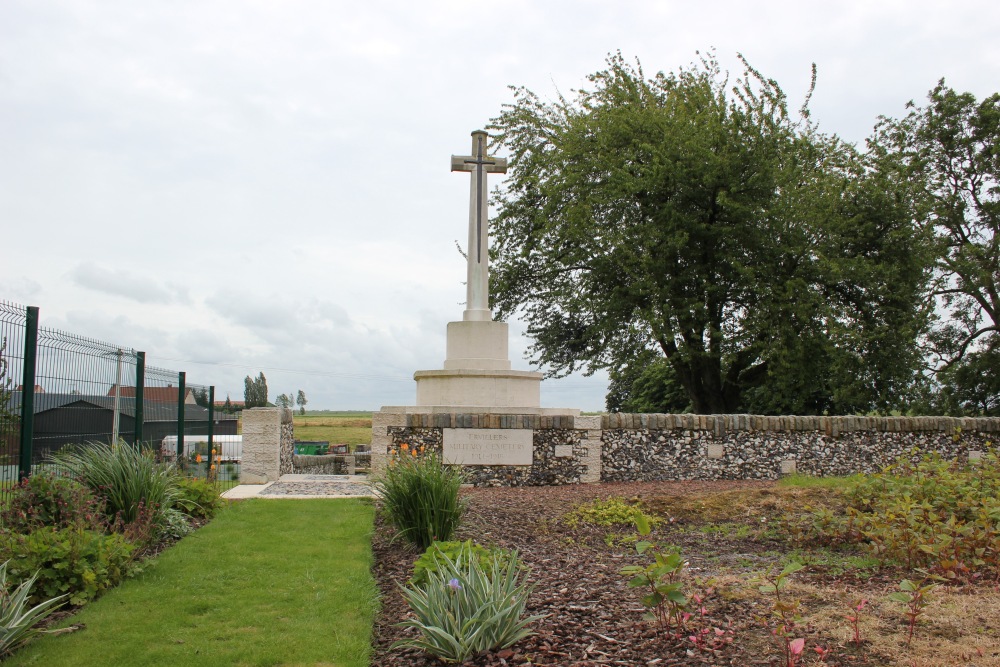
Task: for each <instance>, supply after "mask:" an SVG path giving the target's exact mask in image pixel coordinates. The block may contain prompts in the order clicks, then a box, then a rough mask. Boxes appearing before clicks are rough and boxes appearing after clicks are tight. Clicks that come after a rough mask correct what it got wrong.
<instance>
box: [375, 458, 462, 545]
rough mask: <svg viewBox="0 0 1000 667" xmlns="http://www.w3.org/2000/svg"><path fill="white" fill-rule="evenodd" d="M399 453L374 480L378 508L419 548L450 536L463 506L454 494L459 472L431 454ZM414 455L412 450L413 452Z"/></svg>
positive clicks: (457, 488) (459, 484) (459, 480)
mask: <svg viewBox="0 0 1000 667" xmlns="http://www.w3.org/2000/svg"><path fill="white" fill-rule="evenodd" d="M400 449H401V451H402V454H401V455H400V456H398V457H396V458H395V459H393V460H392V461H391V462H390V464H389V467H388V469H387V470H386V471H385V473H384V474H382V475H381V476H380V477H378V478H377V479H375V481H374V483H373V487H374V489H375V492H376V493H377V494H378V496H379V498H381V500H382V511H383V512H384V513H385V516H386V517H387V518H388V520H389V521H390V522H391V523H392V524H393V525H394V526H395V527H396V529H397V530H398V531H399V533H400V534H401V535H402V536H403V537H405V538H406V539H407V540H409V541H410V542H412V543H413V544H415V545H417V546H418V547H420V548H421V549H426V548H427V547H429V546H430V545H431V543H433V542H434V541H435V540H440V541H442V542H446V541H448V540H450V539H451V536H452V535H453V534H454V532H455V529H456V528H457V527H458V523H459V521H460V520H461V518H462V511H463V510H464V508H465V506H464V503H462V501H461V500H460V499H459V497H458V491H459V488H460V487H461V486H462V473H461V471H460V470H459V469H458V468H454V467H450V466H444V465H442V464H441V460H440V459H439V458H438V457H437V456H435V455H433V454H427V455H422V454H421V455H419V456H418V455H413V454H409V453H407V452H408V449H409V448H407V447H406V446H405V445H403V446H402V447H400ZM414 454H416V452H414Z"/></svg>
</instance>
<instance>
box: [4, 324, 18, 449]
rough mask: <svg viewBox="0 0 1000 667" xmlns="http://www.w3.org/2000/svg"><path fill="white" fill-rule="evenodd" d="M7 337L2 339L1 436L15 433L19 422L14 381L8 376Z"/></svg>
mask: <svg viewBox="0 0 1000 667" xmlns="http://www.w3.org/2000/svg"><path fill="white" fill-rule="evenodd" d="M6 352H7V337H6V336H4V337H3V338H2V339H0V436H5V435H9V434H12V433H14V432H15V431H14V427H15V426H16V424H17V422H18V418H17V408H16V407H15V406H14V405H13V403H12V395H13V391H12V390H11V386H12V381H11V378H10V377H8V376H7V367H8V364H7V356H6Z"/></svg>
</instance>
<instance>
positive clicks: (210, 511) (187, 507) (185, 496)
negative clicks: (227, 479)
mask: <svg viewBox="0 0 1000 667" xmlns="http://www.w3.org/2000/svg"><path fill="white" fill-rule="evenodd" d="M174 505H175V506H176V507H177V509H179V510H180V511H181V512H183V513H184V514H186V515H188V516H190V517H195V518H202V519H208V518H211V517H213V516H215V513H216V512H217V511H219V508H220V507H222V498H221V497H219V490H218V489H217V488H216V487H215V485H214V484H212V483H211V482H208V481H206V480H203V479H192V478H182V479H180V480H178V482H177V498H176V500H175V501H174Z"/></svg>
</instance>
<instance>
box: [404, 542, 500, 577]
mask: <svg viewBox="0 0 1000 667" xmlns="http://www.w3.org/2000/svg"><path fill="white" fill-rule="evenodd" d="M441 556H445V557H447V558H448V560H450V561H452V562H454V563H457V564H458V565H459V567H463V568H465V567H468V565H469V564H468V562H467V561H468V559H470V558H474V559H476V560H477V561H479V566H480V567H481V568H482V569H483V571H484V572H486V573H490V572H492V570H493V563H494V562H497V563H499V564H500V565H501V566H502V567H505V566H506V565H507V561H508V560H510V557H511V552H510V550H509V549H487V548H486V547H484V546H481V545H479V544H475V543H474V542H473V541H472V540H466V541H465V542H456V541H450V542H435V543H433V544H432V545H431V546H429V547H428V548H427V550H426V551H425V552H424V553H423V554H421V556H420V558H418V559H417V561H416V562H415V563H414V564H413V576H412V577H411V578H410V581H409V584H410V586H422V585H424V584H425V583H427V578H428V576H429V575H430V574H432V573H434V572H437V569H438V564H439V563H440V562H441Z"/></svg>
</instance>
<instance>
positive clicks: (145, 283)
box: [69, 264, 188, 304]
mask: <svg viewBox="0 0 1000 667" xmlns="http://www.w3.org/2000/svg"><path fill="white" fill-rule="evenodd" d="M69 277H70V279H71V280H72V281H73V282H74V283H76V284H77V285H79V286H80V287H85V288H87V289H90V290H94V291H95V292H103V293H104V294H111V295H114V296H120V297H124V298H126V299H131V300H133V301H137V302H139V303H153V304H171V303H177V302H184V301H187V296H188V293H187V289H186V288H183V287H179V286H176V285H171V284H162V283H160V282H159V281H157V280H155V279H153V278H148V277H146V276H142V275H137V274H135V273H132V272H130V271H126V270H122V269H109V268H106V267H104V266H100V265H98V264H79V265H77V267H76V268H75V269H73V270H72V271H70V273H69Z"/></svg>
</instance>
